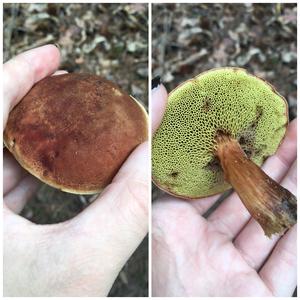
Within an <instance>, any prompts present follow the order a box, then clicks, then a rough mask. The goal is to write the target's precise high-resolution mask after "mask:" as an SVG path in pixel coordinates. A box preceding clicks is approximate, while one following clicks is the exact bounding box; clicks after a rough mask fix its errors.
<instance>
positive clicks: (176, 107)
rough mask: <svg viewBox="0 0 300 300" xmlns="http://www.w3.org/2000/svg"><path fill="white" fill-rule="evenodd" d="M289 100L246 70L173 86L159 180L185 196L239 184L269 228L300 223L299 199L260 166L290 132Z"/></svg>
mask: <svg viewBox="0 0 300 300" xmlns="http://www.w3.org/2000/svg"><path fill="white" fill-rule="evenodd" d="M287 124H288V110H287V103H286V101H285V99H284V98H283V97H282V96H281V95H280V94H278V93H277V92H276V91H275V89H274V88H273V87H272V86H271V85H270V84H268V83H267V82H266V81H264V80H262V79H260V78H258V77H256V76H254V75H251V74H249V73H248V72H247V71H246V70H244V69H240V68H219V69H213V70H210V71H207V72H204V73H202V74H200V75H199V76H197V77H195V78H194V79H191V80H188V81H186V82H184V83H183V84H181V85H179V86H178V87H177V88H176V89H175V90H173V91H172V92H171V93H170V94H169V97H168V104H167V108H166V112H165V115H164V118H163V120H162V123H161V126H160V127H159V129H158V130H157V132H156V133H155V135H154V137H153V143H152V165H153V171H152V174H153V175H152V176H153V181H154V183H156V184H157V185H158V186H159V187H160V188H161V189H163V190H165V191H166V192H168V193H170V194H173V195H175V196H177V197H180V198H185V199H196V198H203V197H207V196H210V195H214V194H218V193H221V192H224V191H226V190H228V189H229V188H230V187H231V186H232V187H233V188H234V189H235V191H236V192H237V193H238V195H239V196H240V198H241V200H242V202H243V203H244V205H245V206H246V208H247V209H248V211H249V212H250V214H251V215H252V217H253V218H254V219H256V220H257V222H258V223H259V224H260V225H261V227H262V228H263V230H264V232H265V234H266V235H267V236H271V235H272V234H275V233H282V232H283V231H285V230H286V229H287V228H290V227H291V226H292V225H293V224H295V223H296V219H297V209H296V198H295V196H294V195H292V194H291V193H290V192H289V191H288V190H286V189H284V188H283V187H281V186H280V185H279V184H278V183H276V182H275V181H274V180H272V179H271V178H270V177H268V176H267V175H266V174H265V173H264V172H263V171H262V170H261V169H260V168H259V167H258V166H260V165H262V163H263V162H264V160H265V159H266V158H267V157H268V156H270V155H272V154H274V153H275V152H276V149H277V148H278V146H279V145H280V143H281V141H282V139H283V137H284V136H285V132H286V127H287Z"/></svg>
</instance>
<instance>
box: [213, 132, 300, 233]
mask: <svg viewBox="0 0 300 300" xmlns="http://www.w3.org/2000/svg"><path fill="white" fill-rule="evenodd" d="M216 155H217V157H218V158H219V160H220V162H221V166H222V169H223V171H224V175H225V180H226V181H228V182H229V183H230V184H231V185H232V187H233V188H234V189H235V191H236V192H237V193H238V195H239V197H240V199H241V200H242V202H243V204H244V205H245V206H246V208H247V209H248V211H249V212H250V214H251V216H252V217H253V218H254V219H255V220H256V221H257V222H258V223H259V224H260V226H261V227H262V229H263V230H264V232H265V234H266V235H267V236H268V237H270V236H271V235H272V234H282V233H283V232H284V231H285V230H286V229H289V228H291V227H292V226H293V225H294V224H295V223H296V222H297V200H296V197H295V196H294V195H293V194H292V193H290V192H289V191H288V190H287V189H285V188H283V187H282V186H280V185H279V184H278V183H277V182H275V181H274V180H273V179H272V178H270V177H269V176H268V175H267V174H266V173H264V172H263V171H262V170H261V169H260V168H259V167H258V166H257V165H256V164H255V163H253V162H252V161H251V160H250V159H248V158H247V156H246V155H245V153H244V151H243V150H242V148H241V146H240V144H239V143H238V142H237V141H236V140H235V139H233V138H231V137H230V136H228V135H225V134H220V135H219V136H218V137H217V138H216Z"/></svg>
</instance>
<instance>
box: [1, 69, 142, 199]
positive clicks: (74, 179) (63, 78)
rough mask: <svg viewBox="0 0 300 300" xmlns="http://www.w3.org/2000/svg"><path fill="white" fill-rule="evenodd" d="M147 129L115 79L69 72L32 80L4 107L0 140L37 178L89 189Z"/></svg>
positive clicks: (97, 187) (109, 174)
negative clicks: (0, 138)
mask: <svg viewBox="0 0 300 300" xmlns="http://www.w3.org/2000/svg"><path fill="white" fill-rule="evenodd" d="M147 131H148V130H147V114H146V112H145V110H144V109H143V107H142V106H141V105H140V104H139V103H138V102H137V101H135V100H134V99H133V98H132V97H130V96H129V95H127V94H126V93H124V92H123V91H122V90H121V89H120V88H119V87H118V86H117V85H115V84H114V83H112V82H110V81H108V80H106V79H104V78H102V77H99V76H96V75H89V74H80V73H77V74H76V73H72V74H64V75H59V76H52V77H47V78H45V79H43V80H42V81H40V82H38V83H37V84H36V85H35V86H34V87H33V88H32V89H31V90H30V92H29V93H28V94H27V95H26V96H25V97H24V98H23V99H22V101H21V102H20V103H19V104H18V105H17V106H16V107H15V108H14V109H13V110H12V112H11V113H10V115H9V119H8V122H7V125H6V128H5V131H4V141H5V144H6V146H7V148H8V149H9V150H10V152H12V154H13V155H14V156H15V158H16V159H17V160H18V161H19V163H20V164H21V165H22V166H23V167H24V168H25V169H27V170H28V171H29V172H30V173H32V174H33V175H35V176H36V177H38V178H39V179H41V180H42V181H44V182H46V183H47V184H49V185H51V186H54V187H56V188H59V189H61V190H63V191H66V192H71V193H79V194H92V193H97V192H100V191H101V190H102V189H103V188H104V187H105V186H106V185H108V184H109V183H110V182H111V180H112V178H113V177H114V176H115V174H116V173H117V171H118V170H119V168H120V166H121V165H122V163H123V162H124V161H125V160H126V158H127V157H128V155H129V154H130V153H131V151H132V150H133V149H134V148H135V147H136V146H137V145H139V144H140V143H142V142H143V141H145V140H146V139H147Z"/></svg>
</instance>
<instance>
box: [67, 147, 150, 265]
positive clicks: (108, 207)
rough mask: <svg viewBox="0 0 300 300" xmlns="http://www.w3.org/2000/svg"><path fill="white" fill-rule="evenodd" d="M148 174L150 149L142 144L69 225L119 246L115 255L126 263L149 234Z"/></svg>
mask: <svg viewBox="0 0 300 300" xmlns="http://www.w3.org/2000/svg"><path fill="white" fill-rule="evenodd" d="M149 170H150V160H149V149H148V142H145V143H143V144H141V145H140V146H138V147H137V148H136V149H135V150H134V151H133V152H132V154H131V155H130V156H129V158H128V159H127V160H126V162H125V163H124V164H123V166H122V167H121V169H120V171H119V172H118V174H117V175H116V176H115V178H114V180H113V182H112V183H111V184H110V185H109V186H108V187H107V188H106V189H105V190H104V191H103V192H102V193H101V194H100V196H99V197H98V199H96V200H95V201H94V202H93V203H92V204H91V205H90V206H89V207H87V208H86V209H85V210H84V211H83V212H82V213H81V214H79V215H78V216H77V217H76V218H75V219H73V220H72V222H75V224H77V227H78V228H79V230H80V231H81V232H82V231H84V232H88V234H89V235H93V236H94V237H95V238H96V239H107V240H108V241H109V242H110V243H111V244H112V245H122V249H116V251H118V250H120V255H121V257H123V258H124V259H128V254H131V253H132V252H133V251H134V250H135V249H136V247H137V246H138V245H139V243H140V242H141V241H142V239H143V238H144V237H145V235H146V233H147V230H148V204H149V194H150V184H149V183H150V172H149ZM78 224H79V225H78ZM99 228H105V230H104V231H103V230H99Z"/></svg>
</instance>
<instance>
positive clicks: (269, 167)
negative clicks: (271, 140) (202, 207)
mask: <svg viewBox="0 0 300 300" xmlns="http://www.w3.org/2000/svg"><path fill="white" fill-rule="evenodd" d="M296 131H297V122H296V120H294V121H292V122H291V123H290V124H289V127H288V130H287V134H286V137H285V138H284V141H283V143H282V144H281V145H280V147H279V149H278V151H277V153H276V154H275V155H274V156H272V157H270V158H268V160H267V161H266V163H265V164H264V165H263V167H262V169H263V170H264V172H266V174H268V175H269V176H270V177H271V178H272V179H274V180H275V181H277V182H279V181H280V180H281V179H282V178H283V177H284V175H285V174H286V172H287V171H288V169H289V168H290V166H291V164H292V163H293V161H294V160H295V158H296V155H297V140H296V135H297V133H296ZM208 220H209V221H210V222H211V223H212V224H213V225H214V226H215V227H216V228H218V230H219V231H222V232H223V233H224V234H226V235H227V236H228V238H229V239H232V238H234V237H235V236H236V235H237V234H238V233H239V232H240V230H241V229H242V228H243V227H244V226H245V224H246V223H247V222H248V221H249V220H250V214H249V212H248V211H247V209H246V207H245V206H244V205H243V203H242V201H241V200H240V198H239V197H238V195H237V194H236V193H234V194H232V195H231V196H229V197H228V198H227V199H226V200H225V201H224V202H223V203H222V204H221V205H220V206H219V207H218V208H217V209H216V210H215V211H214V212H213V213H212V214H211V215H210V217H209V218H208Z"/></svg>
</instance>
